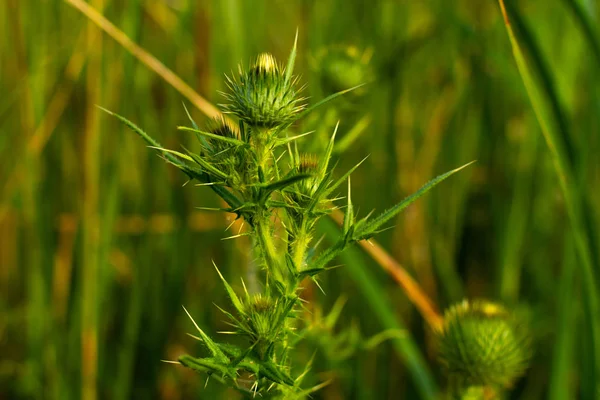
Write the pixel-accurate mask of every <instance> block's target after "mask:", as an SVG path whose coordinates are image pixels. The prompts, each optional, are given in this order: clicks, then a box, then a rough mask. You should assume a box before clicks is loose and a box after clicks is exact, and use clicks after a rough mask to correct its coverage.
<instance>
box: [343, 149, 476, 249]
mask: <svg viewBox="0 0 600 400" xmlns="http://www.w3.org/2000/svg"><path fill="white" fill-rule="evenodd" d="M474 162H475V161H471V162H470V163H468V164H465V165H463V166H462V167H459V168H456V169H453V170H452V171H448V172H446V173H445V174H442V175H439V176H437V177H436V178H434V179H432V180H430V181H429V182H428V183H426V184H425V185H424V186H422V187H421V189H419V190H418V191H416V192H415V193H413V194H411V195H410V196H408V197H407V198H405V199H404V200H402V201H401V202H400V203H398V204H396V205H395V206H393V207H392V208H390V209H388V210H387V211H384V212H383V213H382V214H380V215H379V216H378V217H377V218H375V219H374V220H372V221H370V222H367V223H366V224H365V225H364V226H363V227H362V229H360V230H359V231H358V230H357V231H356V232H355V234H356V236H355V237H354V238H353V240H362V239H368V238H370V237H371V236H373V235H374V234H375V233H376V232H377V231H378V230H379V228H380V227H381V226H382V225H383V224H385V223H386V222H388V221H389V220H391V219H392V218H394V217H395V216H396V215H397V214H398V213H400V212H401V211H402V210H404V209H405V208H406V207H408V206H409V205H410V204H412V203H413V202H414V201H415V200H417V199H418V198H419V197H421V196H423V195H424V194H425V193H427V192H428V191H429V190H430V189H431V188H433V187H434V186H435V185H437V184H438V183H440V182H442V181H443V180H445V179H446V178H448V177H449V176H451V175H453V174H455V173H457V172H458V171H460V170H462V169H463V168H466V167H468V166H469V165H471V164H473V163H474Z"/></svg>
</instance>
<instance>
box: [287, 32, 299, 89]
mask: <svg viewBox="0 0 600 400" xmlns="http://www.w3.org/2000/svg"><path fill="white" fill-rule="evenodd" d="M297 48H298V29H296V38H295V39H294V47H292V50H291V51H290V56H289V57H288V62H287V65H286V66H285V80H284V82H285V86H289V84H290V82H291V80H292V72H293V71H294V64H295V63H296V53H297Z"/></svg>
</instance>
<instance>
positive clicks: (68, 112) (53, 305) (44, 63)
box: [0, 0, 600, 400]
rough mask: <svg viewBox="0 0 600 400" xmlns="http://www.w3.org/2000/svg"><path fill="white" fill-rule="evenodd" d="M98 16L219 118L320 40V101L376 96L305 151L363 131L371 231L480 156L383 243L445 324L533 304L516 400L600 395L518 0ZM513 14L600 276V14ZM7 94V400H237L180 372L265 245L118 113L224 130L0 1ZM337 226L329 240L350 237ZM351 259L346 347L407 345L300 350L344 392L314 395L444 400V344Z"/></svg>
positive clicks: (327, 299)
mask: <svg viewBox="0 0 600 400" xmlns="http://www.w3.org/2000/svg"><path fill="white" fill-rule="evenodd" d="M90 3H91V5H92V6H93V7H94V8H96V9H98V10H102V14H103V15H105V16H106V17H107V19H108V20H110V21H112V22H113V23H114V24H115V25H116V26H117V27H118V28H119V29H121V30H123V32H125V34H126V35H127V36H128V37H129V38H130V39H131V40H132V41H133V42H135V43H137V44H139V45H140V46H142V47H143V48H145V49H146V50H147V51H148V52H150V53H151V54H153V55H154V56H155V57H156V58H157V59H159V60H160V61H161V62H162V63H164V64H165V65H166V66H167V67H169V68H170V69H172V70H173V71H174V72H175V73H176V74H177V75H178V76H179V77H181V79H183V81H185V82H187V83H188V84H189V85H190V86H191V87H192V88H193V89H194V90H196V91H197V92H198V93H200V94H201V95H202V96H204V97H205V98H206V99H207V100H208V101H210V102H211V103H213V104H218V103H220V102H222V101H223V98H222V96H221V95H220V94H219V93H218V91H219V90H225V87H224V74H225V73H231V71H232V70H233V71H235V70H236V69H237V65H238V63H240V62H243V63H244V64H246V65H247V63H248V62H249V61H250V60H251V59H252V58H253V57H255V55H256V54H258V53H259V52H263V51H268V52H271V53H273V54H274V55H275V56H276V57H278V58H279V59H280V60H281V61H284V60H285V59H286V57H287V54H288V52H289V50H290V48H291V46H292V44H293V40H294V35H295V31H296V28H298V32H299V41H298V46H299V51H298V59H297V67H296V70H297V72H298V73H299V74H301V82H302V83H305V84H307V88H306V89H305V91H304V94H305V95H306V96H307V97H309V102H312V103H314V102H316V101H318V100H319V99H321V98H323V97H324V96H326V95H327V94H328V93H330V92H331V91H332V90H336V89H337V88H339V89H342V88H346V87H350V86H353V85H355V84H356V83H361V82H367V83H368V85H366V86H365V87H363V88H362V89H361V90H359V91H357V92H356V93H353V94H350V95H349V96H347V97H345V98H343V99H340V100H336V101H334V102H332V103H330V104H329V105H327V106H325V107H323V108H321V109H319V111H318V112H317V113H315V114H313V115H312V117H309V118H307V119H306V120H305V121H303V122H302V123H301V124H298V125H297V126H296V127H294V129H295V130H296V131H298V132H303V131H307V130H315V131H316V132H315V133H314V134H313V135H312V136H311V137H310V138H309V139H306V140H304V142H303V145H304V146H306V148H308V149H309V150H310V149H311V148H317V147H318V146H319V145H320V143H322V141H323V140H325V139H324V138H326V137H327V136H328V135H329V134H330V133H331V131H332V129H333V126H334V125H335V123H336V122H337V120H341V125H340V138H341V139H340V141H339V142H338V147H337V148H336V152H337V154H336V158H337V159H339V167H338V171H340V172H339V173H341V171H344V169H345V168H349V167H351V166H352V165H354V164H356V163H357V162H358V161H360V160H361V159H362V158H363V157H364V156H366V155H370V157H369V158H368V159H367V160H366V161H365V163H364V164H363V165H362V166H361V167H360V168H359V169H358V170H357V172H355V173H354V174H353V177H352V184H353V197H354V199H353V200H354V203H355V205H356V206H357V207H359V209H360V213H361V214H362V215H365V214H366V213H368V212H369V211H370V210H372V209H376V210H383V209H385V208H386V207H389V206H391V205H392V204H394V203H395V202H397V201H399V200H401V199H402V198H403V197H404V196H406V195H407V194H409V193H411V192H413V191H415V190H416V189H418V188H419V187H420V186H421V185H422V184H424V183H425V182H426V181H428V180H429V179H431V178H432V177H434V176H436V175H438V174H440V173H442V172H445V171H447V170H449V169H452V168H455V167H457V166H459V165H462V164H465V163H467V162H469V161H471V160H477V163H476V164H474V165H473V166H471V167H470V168H468V169H467V170H465V171H463V172H461V173H460V174H458V175H456V176H453V177H452V178H451V179H449V180H448V181H446V182H444V183H443V184H441V185H440V186H438V187H436V188H435V189H434V190H433V191H432V192H430V193H429V194H428V195H427V196H426V197H424V198H422V199H421V200H419V201H418V202H417V203H416V204H414V205H412V206H411V207H410V208H409V209H408V210H407V211H406V212H404V213H403V214H401V215H400V216H399V217H398V218H397V220H396V221H395V223H394V224H393V226H392V228H391V229H389V230H387V231H385V232H383V233H382V234H381V235H380V236H378V238H377V240H378V242H379V243H380V244H381V245H382V246H383V247H384V248H385V249H386V250H387V251H389V253H390V254H391V255H392V256H393V257H394V258H395V259H396V260H398V261H399V262H400V263H401V264H402V265H403V266H404V267H405V268H406V269H407V270H408V271H409V272H410V273H411V274H412V275H413V276H414V278H415V279H416V280H417V281H418V282H419V283H420V284H421V285H422V287H423V288H424V289H425V291H426V292H427V293H428V294H429V296H431V298H432V299H433V300H434V301H435V303H436V304H437V305H438V307H439V308H440V309H444V308H446V307H448V306H449V305H450V304H452V303H454V302H457V301H460V300H461V299H463V298H481V297H483V298H488V299H492V300H497V301H501V302H503V303H505V304H507V305H508V306H510V307H525V308H526V309H527V310H529V313H530V314H531V315H532V318H533V321H534V324H533V326H534V328H535V329H534V331H535V339H536V340H535V342H536V343H535V348H536V352H535V357H534V360H533V362H532V367H531V369H530V370H529V371H528V373H527V375H526V376H525V377H524V378H523V379H521V380H520V381H519V382H518V383H517V384H516V385H515V387H514V388H513V389H512V391H510V392H509V394H508V397H509V398H515V399H538V398H552V399H567V398H569V399H571V398H577V396H578V395H580V394H581V395H582V396H584V397H585V398H592V397H589V396H590V392H589V391H588V392H585V389H582V388H585V387H586V386H587V387H589V386H590V385H589V382H590V381H591V382H594V380H595V378H596V377H594V376H589V374H588V373H587V370H586V365H587V364H586V363H589V360H590V358H591V359H593V358H594V354H593V351H592V352H591V351H590V349H589V348H587V347H586V344H585V343H586V342H585V340H581V337H582V335H583V332H586V331H588V330H589V324H590V320H589V315H587V316H586V315H585V313H584V312H583V311H582V310H583V308H582V300H581V299H582V295H581V293H582V283H583V282H582V281H583V276H582V274H581V273H580V269H579V268H578V259H577V258H576V255H575V249H574V243H573V234H572V230H571V227H570V224H569V220H568V217H567V213H566V211H565V210H566V208H565V203H564V198H563V195H562V193H561V190H560V186H559V184H558V178H557V174H556V171H555V169H554V165H553V163H552V159H551V157H550V153H549V151H548V146H547V145H546V142H545V141H544V138H543V136H542V133H541V130H540V127H539V124H538V122H537V120H536V117H535V114H534V112H533V109H532V107H531V103H530V101H529V99H528V97H527V93H526V91H525V89H524V85H523V81H522V79H521V76H520V75H519V72H518V70H517V67H516V64H515V61H514V58H513V54H512V51H511V46H510V42H509V40H508V36H507V33H506V30H505V27H504V24H503V19H502V14H501V13H500V9H499V7H498V4H497V3H496V2H494V1H491V0H490V1H483V0H481V1H474V0H456V1H447V0H425V1H402V0H387V1H386V0H369V1H364V0H353V1H347V0H297V1H296V0H294V1H292V0H290V1H283V0H281V1H250V0H248V1H243V0H204V1H193V0H125V1H116V0H90ZM511 3H514V4H513V7H512V9H513V13H514V15H513V26H514V27H515V30H516V31H517V34H518V37H519V38H520V40H521V41H522V44H523V46H524V48H525V50H526V53H527V55H528V57H529V59H531V60H533V61H532V65H534V67H533V68H532V70H533V74H534V75H535V76H536V77H538V79H540V80H541V81H542V82H544V85H545V87H548V88H550V93H551V94H552V96H551V97H549V98H550V99H551V100H553V102H552V110H553V115H555V116H556V118H557V120H559V121H560V124H561V125H560V127H561V130H562V131H563V132H565V137H566V138H567V139H568V148H569V152H570V153H569V154H570V155H571V160H572V165H573V169H574V175H575V177H576V180H577V182H576V183H577V185H578V187H579V190H580V192H581V194H582V197H583V199H584V202H585V205H586V206H585V207H584V216H585V220H586V222H587V225H588V226H587V229H588V231H589V232H591V234H590V237H591V238H592V241H591V245H592V246H591V247H592V249H593V251H594V254H593V256H594V263H595V264H594V265H596V266H597V264H598V263H597V260H598V251H597V248H598V244H599V242H598V240H597V239H596V238H595V235H594V234H593V232H595V231H597V228H598V205H599V204H600V190H598V187H599V186H598V185H599V184H600V168H599V163H598V155H599V154H600V152H599V151H600V135H599V133H600V127H599V124H600V119H599V115H600V90H599V89H600V81H599V79H598V78H599V76H598V75H599V71H600V68H599V67H600V47H599V46H598V43H599V41H598V35H597V32H596V26H597V22H598V18H599V17H600V13H599V10H598V4H597V2H595V1H593V0H552V1H548V0H527V1H520V2H518V4H517V2H511ZM0 94H1V95H0V193H1V201H0V398H1V399H61V400H62V399H77V398H82V397H84V398H89V399H94V398H99V399H132V398H135V399H150V398H156V399H181V398H202V399H216V398H223V399H229V398H237V397H236V396H238V395H237V394H236V393H235V392H233V391H231V390H228V389H225V388H223V387H222V386H221V385H219V384H218V383H217V382H214V381H210V382H209V383H208V384H207V385H206V387H205V377H204V376H199V375H196V374H194V373H191V372H190V371H187V370H185V369H183V368H181V367H177V366H174V365H170V364H165V363H161V362H160V360H173V359H176V358H177V356H178V355H180V354H182V353H185V352H190V353H192V354H202V347H201V345H199V344H198V343H197V342H195V341H194V340H192V339H191V338H190V337H188V336H186V335H185V333H186V332H193V325H192V324H191V322H190V321H189V319H188V318H187V317H186V316H185V313H184V312H183V310H182V308H181V305H182V304H183V305H185V306H186V308H187V309H188V310H190V313H191V314H192V315H193V316H194V318H195V319H196V321H197V322H198V324H199V325H201V326H203V327H204V328H205V330H206V331H208V332H215V331H217V330H222V329H224V328H225V326H224V324H223V322H222V320H223V316H222V315H221V314H220V312H219V311H218V310H217V308H216V307H215V306H214V305H213V304H219V305H222V306H223V305H224V306H225V307H227V304H228V300H227V298H226V294H225V291H224V290H223V287H222V285H221V284H220V283H219V282H218V276H217V275H216V273H215V271H214V268H213V267H212V264H211V260H214V261H215V263H217V265H219V266H220V268H221V270H222V271H224V273H225V274H226V276H227V277H228V278H229V279H230V280H232V281H236V282H237V280H238V279H237V276H238V275H240V271H244V270H245V268H246V264H247V262H248V252H249V251H250V250H249V249H250V247H249V246H250V243H249V242H248V241H247V240H246V239H245V238H242V239H238V240H225V241H224V240H222V238H223V237H226V236H229V235H230V232H225V228H226V227H227V226H228V225H229V224H230V223H231V219H230V217H229V216H226V215H223V214H219V213H211V212H207V211H201V210H198V209H196V208H195V207H198V206H207V207H211V206H212V207H214V206H218V204H219V203H218V201H217V199H216V197H215V196H214V195H213V193H212V192H211V191H210V190H208V189H207V188H198V187H194V186H193V185H191V184H190V185H187V186H185V187H182V185H183V184H184V183H185V177H184V176H183V175H182V174H180V173H179V172H178V171H177V170H176V169H175V168H173V167H171V166H168V165H166V164H165V163H164V162H162V161H161V160H160V159H159V158H157V157H156V155H155V154H154V153H153V152H152V151H151V150H149V149H147V148H146V147H145V145H144V144H143V143H142V141H141V140H140V139H139V138H138V137H137V136H135V135H134V134H132V133H131V132H130V131H129V130H127V129H125V128H124V127H123V126H122V125H120V124H119V123H118V121H116V120H115V119H114V118H111V117H110V116H108V115H107V114H105V113H103V112H101V111H100V110H99V109H98V108H97V107H96V105H101V106H103V107H105V108H108V109H110V110H113V111H115V112H118V113H119V114H121V115H123V116H125V117H127V118H128V119H130V120H132V121H134V122H135V123H137V124H138V125H139V126H141V127H143V128H144V129H145V130H146V131H147V132H148V133H149V134H151V135H153V136H154V137H156V138H157V139H159V141H160V142H161V143H162V144H163V145H165V146H166V147H169V148H179V146H180V144H184V145H187V146H190V147H192V148H193V146H194V144H193V140H192V139H193V138H192V137H191V136H189V134H188V133H185V132H178V131H177V130H176V126H177V125H182V124H189V122H188V120H187V116H186V113H185V111H184V108H183V104H182V103H185V104H186V106H187V108H188V109H189V110H190V113H191V114H192V116H193V118H194V119H195V120H196V121H197V122H198V123H199V124H203V123H206V122H207V120H208V119H207V117H206V116H205V115H204V114H203V113H202V112H201V111H200V110H198V109H196V108H194V106H193V104H192V103H191V102H189V101H188V100H187V99H185V98H184V96H182V94H181V93H179V92H177V91H176V90H175V89H173V88H172V87H171V86H170V85H169V84H168V83H166V82H165V81H164V80H163V79H162V78H161V77H160V76H158V75H157V74H156V73H154V72H152V71H150V70H149V69H148V68H147V67H146V66H145V65H144V64H142V63H140V62H139V61H138V60H137V59H136V58H135V57H134V56H133V55H132V54H131V53H130V52H129V51H127V50H125V49H124V48H123V47H122V46H121V45H119V44H117V43H116V42H115V41H114V40H113V39H111V38H110V37H109V36H106V35H105V34H103V33H102V32H101V31H100V30H99V29H98V28H97V27H96V26H95V25H94V24H92V23H90V22H89V20H88V19H87V18H86V17H85V16H83V15H82V14H81V13H80V12H78V11H77V10H75V9H74V8H73V7H71V6H70V5H68V4H67V3H65V2H63V1H59V0H35V1H34V0H3V1H1V2H0ZM311 146H312V147H311ZM321 230H322V234H323V235H324V236H325V241H327V240H328V239H327V238H328V237H331V235H334V234H335V231H336V228H335V225H334V224H332V223H324V224H323V226H322V227H321ZM338 264H343V265H344V266H343V267H341V268H337V269H335V270H332V271H331V272H329V273H327V274H324V275H323V278H322V280H321V282H320V283H321V286H322V288H323V290H324V291H325V293H326V294H323V293H321V292H320V291H319V290H318V289H314V288H312V289H311V288H309V289H308V290H311V291H312V292H311V293H312V294H311V299H312V301H313V302H314V303H315V304H317V305H319V307H321V308H322V309H323V310H325V312H327V311H328V310H329V309H331V307H332V305H333V304H334V303H335V301H336V300H337V299H338V298H340V296H343V297H345V298H346V299H347V301H346V305H345V307H344V309H343V312H342V316H341V318H340V321H339V322H338V326H337V327H336V328H335V332H344V329H346V328H348V327H349V326H354V328H353V329H354V332H357V331H360V333H361V335H362V337H370V336H372V335H374V334H377V333H378V332H382V331H383V330H386V329H390V328H397V329H403V332H404V333H405V336H404V337H403V338H402V339H396V340H391V341H387V342H385V343H383V344H381V345H379V346H377V347H375V348H374V349H371V350H366V349H364V348H362V347H361V346H355V347H356V348H354V347H352V346H351V345H348V346H346V347H348V348H346V347H344V346H345V345H344V343H345V342H344V343H342V344H341V347H340V351H338V352H333V353H334V354H329V355H328V354H327V351H325V350H326V349H325V350H323V349H321V350H319V343H318V338H316V339H314V340H313V343H309V345H311V346H312V347H311V346H309V345H307V348H306V349H304V348H303V349H301V350H302V352H303V354H307V356H306V357H309V356H310V354H311V352H312V351H315V349H317V350H316V351H317V358H316V360H317V362H316V363H315V366H314V367H313V373H314V375H315V378H314V380H315V382H318V381H319V380H320V381H323V380H326V379H331V380H332V383H331V384H330V385H329V386H328V387H326V388H325V389H323V390H322V391H320V392H319V393H317V394H315V396H314V397H315V398H323V399H342V398H348V399H398V398H406V399H415V398H420V396H421V395H422V393H423V391H422V388H421V389H420V388H419V385H422V382H423V379H425V380H426V381H427V380H428V379H430V380H431V382H433V383H431V385H430V386H431V388H432V390H438V389H440V388H443V386H444V378H443V375H442V373H441V372H440V369H439V366H438V365H437V363H436V356H435V348H434V346H432V340H431V333H430V332H429V330H428V329H427V327H426V326H425V324H424V321H423V319H422V317H421V316H420V315H419V314H418V312H417V311H416V310H415V308H414V307H413V306H412V305H411V303H410V302H408V300H407V298H406V296H405V295H404V294H403V292H402V290H401V289H400V288H399V286H398V285H397V284H396V283H395V282H394V281H393V280H392V279H391V278H390V277H389V276H388V275H387V274H386V273H385V272H384V271H383V270H382V269H381V267H380V266H379V265H378V264H377V263H375V262H374V261H372V260H371V259H370V258H369V256H368V255H367V254H366V253H364V252H363V251H362V250H361V249H360V248H358V247H357V248H355V249H351V250H349V251H348V252H347V253H345V255H344V256H343V257H340V259H339V262H338ZM596 272H597V271H596ZM596 275H597V274H596ZM348 343H352V341H351V340H349V341H348ZM407 346H408V347H407ZM410 346H414V349H417V355H418V357H420V358H422V359H423V360H424V361H425V362H424V364H423V366H421V367H422V369H420V370H419V369H418V368H417V367H415V365H416V364H415V361H414V359H410V358H407V356H406V354H407V353H406V351H407V350H406V349H407V348H409V347H410ZM341 350H348V352H347V354H345V353H343V352H342V351H341ZM336 356H338V357H337V358H336ZM421 367H420V368H421ZM86 374H91V376H92V377H95V379H94V378H92V382H96V384H95V385H93V384H92V385H90V384H89V379H88V380H86V379H83V378H82V376H85V375H86ZM419 374H424V375H423V376H425V377H426V378H423V376H421V377H420V378H419ZM89 376H90V375H88V377H89ZM418 382H421V384H419V383H418Z"/></svg>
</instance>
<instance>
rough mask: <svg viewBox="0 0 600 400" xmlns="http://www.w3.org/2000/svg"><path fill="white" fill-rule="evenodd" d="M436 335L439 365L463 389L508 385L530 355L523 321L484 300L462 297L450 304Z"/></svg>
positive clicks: (528, 338) (522, 370) (529, 342)
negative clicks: (470, 300) (459, 301)
mask: <svg viewBox="0 0 600 400" xmlns="http://www.w3.org/2000/svg"><path fill="white" fill-rule="evenodd" d="M437 336H438V337H437V338H438V342H439V346H440V359H441V363H442V365H443V366H444V368H445V369H446V370H447V372H448V374H449V375H450V377H451V378H452V379H453V380H454V381H455V382H456V381H459V382H460V383H461V384H460V385H461V386H463V387H464V388H466V387H470V386H491V387H507V386H510V385H511V384H512V383H513V382H514V381H515V379H516V378H518V377H519V376H521V375H522V374H523V373H524V372H525V370H526V369H527V367H528V364H529V360H530V358H531V340H530V336H529V333H528V330H527V328H526V327H525V326H524V323H523V321H522V320H521V319H520V318H518V317H516V316H515V315H513V314H512V313H510V312H508V311H507V310H506V309H504V308H503V307H502V306H500V305H498V304H494V303H490V302H487V301H474V302H468V301H466V300H465V301H463V302H462V303H459V304H457V305H454V306H452V307H450V308H449V309H448V310H447V311H446V313H445V314H444V322H443V325H442V327H441V329H440V330H439V331H438V332H437Z"/></svg>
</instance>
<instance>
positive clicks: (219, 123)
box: [209, 117, 242, 143]
mask: <svg viewBox="0 0 600 400" xmlns="http://www.w3.org/2000/svg"><path fill="white" fill-rule="evenodd" d="M209 130H210V132H211V133H213V134H215V135H219V136H223V137H227V138H231V139H237V140H242V139H241V135H240V130H239V129H238V127H237V125H235V124H234V123H233V122H231V121H229V120H228V119H225V118H223V117H216V118H214V119H213V120H212V122H211V125H210V126H209ZM212 142H213V143H215V142H218V141H216V140H213V141H212ZM219 143H220V142H219Z"/></svg>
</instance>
